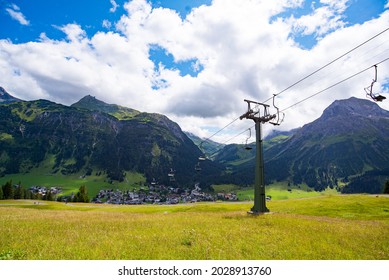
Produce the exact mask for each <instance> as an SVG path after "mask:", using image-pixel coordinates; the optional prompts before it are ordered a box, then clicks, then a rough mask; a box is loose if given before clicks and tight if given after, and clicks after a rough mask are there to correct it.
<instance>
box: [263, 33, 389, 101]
mask: <svg viewBox="0 0 389 280" xmlns="http://www.w3.org/2000/svg"><path fill="white" fill-rule="evenodd" d="M388 30H389V27H388V28H386V29H385V30H383V31H381V32H380V33H378V34H376V35H374V36H373V37H371V38H369V39H367V40H366V41H364V42H362V43H361V44H359V45H358V46H356V47H354V48H352V49H351V50H349V51H348V52H346V53H344V54H342V55H341V56H339V57H337V58H335V59H333V60H332V61H330V62H328V63H327V64H325V65H324V66H322V67H320V68H319V69H317V70H315V71H313V72H312V73H311V74H309V75H307V76H305V77H303V78H301V79H300V80H298V81H297V82H295V83H293V84H291V85H290V86H288V87H286V88H285V89H283V90H281V91H280V92H278V93H276V94H274V96H278V95H280V94H282V93H284V92H285V91H287V90H289V89H291V88H292V87H294V86H296V85H298V84H299V83H301V82H302V81H304V80H306V79H308V78H309V77H311V76H313V75H314V74H316V73H317V72H319V71H321V70H323V69H324V68H326V67H328V66H330V65H331V64H333V63H334V62H336V61H338V60H339V59H341V58H343V57H345V56H346V55H348V54H350V53H351V52H353V51H355V50H356V49H359V48H360V47H362V46H363V45H365V44H367V43H368V42H370V41H371V40H373V39H375V38H377V37H378V36H380V35H382V34H383V33H385V32H387V31H388ZM272 98H273V97H270V98H269V99H267V100H266V101H264V102H263V103H266V102H267V101H269V100H270V99H272Z"/></svg>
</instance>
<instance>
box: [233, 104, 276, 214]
mask: <svg viewBox="0 0 389 280" xmlns="http://www.w3.org/2000/svg"><path fill="white" fill-rule="evenodd" d="M244 101H245V102H247V106H248V109H247V112H246V113H244V114H243V115H242V116H240V119H241V120H242V119H251V120H253V121H254V122H255V132H256V133H255V134H256V149H257V151H256V163H255V186H254V206H253V207H252V208H251V211H249V212H248V213H250V214H254V215H258V214H263V213H266V212H269V209H268V208H267V207H266V196H265V172H264V160H263V146H262V135H261V134H262V132H261V129H262V123H266V122H269V121H271V120H272V119H274V118H276V115H271V114H270V113H269V107H270V105H267V104H263V103H258V102H255V101H250V100H247V99H245V100H244ZM261 109H262V110H261Z"/></svg>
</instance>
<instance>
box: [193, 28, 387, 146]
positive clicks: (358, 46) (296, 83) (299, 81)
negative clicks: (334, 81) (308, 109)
mask: <svg viewBox="0 0 389 280" xmlns="http://www.w3.org/2000/svg"><path fill="white" fill-rule="evenodd" d="M388 30H389V27H388V28H386V29H384V30H383V31H381V32H379V33H378V34H376V35H374V36H373V37H370V38H369V39H367V40H365V41H364V42H362V43H360V44H359V45H357V46H356V47H354V48H352V49H351V50H349V51H347V52H346V53H344V54H342V55H341V56H339V57H337V58H335V59H333V60H332V61H330V62H328V63H327V64H325V65H324V66H322V67H320V68H318V69H317V70H315V71H314V72H312V73H310V74H309V75H307V76H305V77H303V78H301V79H300V80H298V81H297V82H295V83H293V84H291V85H290V86H288V87H286V88H285V89H283V90H281V91H280V92H278V93H275V94H273V96H272V97H270V98H268V99H267V100H265V101H264V102H263V103H266V102H268V101H269V100H271V99H272V98H274V97H276V96H278V95H280V94H282V93H284V92H285V91H287V90H289V89H291V88H292V87H294V86H296V85H298V84H299V83H301V82H302V81H304V80H306V79H308V78H310V77H311V76H313V75H315V74H316V73H318V72H319V71H321V70H323V69H324V68H326V67H328V66H329V65H331V64H333V63H335V62H336V61H338V60H340V59H341V58H343V57H345V56H346V55H348V54H350V53H351V52H353V51H355V50H356V49H358V48H360V47H362V46H363V45H365V44H367V43H368V42H370V41H372V40H373V39H375V38H377V37H378V36H380V35H382V34H383V33H385V32H387V31H388ZM365 71H366V70H365ZM333 86H335V85H333ZM326 90H327V89H326ZM317 94H319V93H317ZM296 105H297V104H296ZM290 107H293V106H290ZM287 109H289V107H288V108H287ZM285 110H286V109H284V110H283V111H285ZM237 120H239V117H237V118H235V119H234V120H232V121H231V122H229V123H228V124H226V125H225V126H223V127H222V128H221V129H219V130H218V131H216V132H215V133H213V134H212V135H211V136H209V137H207V138H204V139H203V140H202V142H201V143H204V142H205V141H207V140H210V139H211V138H213V137H214V136H215V135H217V134H219V133H220V132H221V131H223V130H224V129H226V128H227V127H229V126H230V125H232V124H233V123H234V122H236V121H237ZM239 135H240V134H239ZM236 137H237V136H236Z"/></svg>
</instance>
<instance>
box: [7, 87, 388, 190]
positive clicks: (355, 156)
mask: <svg viewBox="0 0 389 280" xmlns="http://www.w3.org/2000/svg"><path fill="white" fill-rule="evenodd" d="M201 141H202V140H201V139H199V138H198V137H196V136H195V135H192V134H189V133H184V132H183V131H182V130H181V128H180V127H179V125H178V124H177V123H175V122H173V121H171V120H170V119H168V118H167V117H166V116H164V115H160V114H154V113H145V112H139V111H137V110H134V109H130V108H126V107H122V106H119V105H113V104H107V103H104V102H102V101H100V100H97V99H96V98H94V97H92V96H85V97H84V98H82V99H81V100H80V101H78V102H76V103H75V104H73V105H71V106H64V105H61V104H57V103H54V102H51V101H48V100H36V101H22V100H19V99H16V98H14V97H12V96H11V95H10V94H9V93H7V92H6V91H5V90H4V89H3V88H0V176H9V175H10V174H29V173H34V172H35V173H36V172H42V173H45V174H47V173H49V174H50V176H55V175H58V176H74V175H77V176H82V177H88V176H91V175H93V176H100V177H104V179H105V180H107V181H111V182H113V181H118V182H120V181H123V180H125V179H126V174H127V173H139V174H141V175H142V176H143V177H144V178H145V180H146V181H147V182H148V183H151V182H155V181H158V182H159V183H161V184H172V180H171V179H172V176H168V175H172V174H174V184H176V185H179V186H185V187H191V186H194V184H195V182H200V184H201V185H202V187H204V188H210V186H211V185H213V184H235V185H238V186H245V185H250V184H253V181H254V165H255V145H254V143H251V144H250V145H251V147H252V148H253V149H251V150H247V149H245V147H244V146H243V145H238V144H232V145H225V146H224V145H221V144H218V143H215V142H207V143H203V144H202V146H201V148H202V149H203V151H201V150H200V149H199V147H198V146H200V143H201ZM195 143H196V144H195ZM215 147H216V148H218V149H219V152H218V153H217V154H216V155H214V156H213V157H212V158H211V159H207V160H205V161H201V171H200V172H196V171H195V166H196V165H197V164H198V163H199V156H201V155H202V154H203V152H205V153H206V154H207V151H208V150H214V149H215ZM264 156H265V176H266V182H267V183H273V182H279V181H283V182H288V184H289V185H290V186H291V187H293V186H295V187H298V186H300V185H302V184H305V185H306V186H308V187H309V188H310V189H315V190H317V191H321V190H324V189H326V188H327V187H331V188H337V189H338V190H339V191H342V192H348V193H354V192H367V193H381V192H382V190H383V186H384V183H385V181H386V180H388V179H389V112H388V111H386V110H383V109H381V108H380V107H379V106H378V105H377V104H376V103H373V102H371V101H368V100H361V99H357V98H350V99H347V100H339V101H335V102H334V103H333V104H331V105H330V106H329V107H328V108H327V109H326V110H325V111H324V112H323V114H322V116H321V117H320V118H319V119H317V120H315V121H314V122H312V123H309V124H306V125H305V126H303V127H302V128H299V129H295V130H292V131H289V132H275V133H273V134H272V135H270V136H268V137H267V138H266V139H265V141H264ZM42 175H44V174H42ZM24 184H28V182H24Z"/></svg>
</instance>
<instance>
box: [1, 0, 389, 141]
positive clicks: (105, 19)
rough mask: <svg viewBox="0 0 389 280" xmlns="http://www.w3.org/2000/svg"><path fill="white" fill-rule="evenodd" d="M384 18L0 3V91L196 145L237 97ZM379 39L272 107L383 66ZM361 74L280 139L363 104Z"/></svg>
mask: <svg viewBox="0 0 389 280" xmlns="http://www.w3.org/2000/svg"><path fill="white" fill-rule="evenodd" d="M388 8H389V4H388V1H387V0H374V1H371V0H338V1H333V0H316V1H303V0H288V1H287V0H272V1H270V0H269V1H267V0H263V1H262V0H239V1H238V0H213V1H211V0H191V1H183V0H182V1H181V0H170V1H169V0H155V1H146V0H131V1H129V0H82V1H80V0H78V1H74V0H66V1H65V0H56V1H47V0H34V1H31V0H10V1H4V0H0V86H2V87H4V88H6V89H7V90H8V91H9V92H10V93H11V94H13V95H15V96H17V97H19V98H22V99H27V100H30V99H38V98H46V99H50V100H53V101H56V102H59V103H63V104H71V103H73V102H75V101H77V100H78V99H80V98H81V97H83V96H84V95H86V94H92V95H95V96H96V97H97V98H99V99H101V100H104V101H106V102H108V103H117V104H121V105H125V106H128V107H132V108H134V109H138V110H143V111H149V112H160V113H163V114H166V115H168V116H169V117H170V118H172V119H173V120H175V121H177V122H178V123H179V124H180V125H181V126H182V127H183V128H184V129H185V130H188V131H191V132H193V133H195V134H198V135H200V136H207V135H209V134H210V133H211V134H212V131H216V130H218V129H219V128H220V127H223V126H224V125H225V124H226V123H228V122H230V121H231V119H234V118H236V116H239V115H241V114H242V113H243V112H242V110H243V111H244V110H245V104H244V102H243V99H245V98H248V99H253V100H257V101H263V100H264V99H267V98H268V97H269V96H272V94H274V93H276V92H278V91H280V90H282V89H283V88H285V87H287V86H289V85H290V84H292V83H294V82H295V81H297V80H298V79H300V78H301V77H303V76H304V75H306V74H308V73H310V71H313V70H316V69H317V68H318V67H320V66H322V65H324V64H325V63H327V62H329V61H331V60H332V59H334V58H336V57H337V56H339V55H340V54H342V53H343V52H345V51H348V50H350V49H352V48H353V47H355V46H356V45H358V44H359V43H361V42H363V41H364V40H366V39H368V38H370V37H371V36H373V35H375V34H377V33H379V32H381V31H382V30H384V29H385V28H387V27H389V11H388ZM388 33H389V32H387V33H385V34H383V35H382V36H379V37H378V38H376V39H374V40H373V41H372V42H370V43H369V44H366V46H364V47H363V48H361V49H358V50H357V51H355V52H353V53H352V54H350V55H348V56H347V57H345V58H344V59H342V60H341V61H339V62H337V64H335V65H333V66H331V67H329V68H328V69H326V71H322V72H321V73H319V74H318V75H315V76H314V77H312V78H310V79H309V80H307V81H304V83H301V85H300V84H299V85H298V86H297V87H295V88H293V89H292V90H290V91H289V92H288V93H285V94H283V95H282V96H280V98H279V99H278V100H277V102H278V104H279V106H281V108H282V107H288V105H290V104H291V103H293V102H296V100H299V99H301V98H304V96H307V95H309V94H312V93H314V92H315V91H317V90H320V89H322V88H325V87H326V86H328V85H331V83H334V82H337V81H338V80H337V79H339V78H342V77H343V78H344V77H347V75H350V74H353V71H357V70H358V69H359V70H360V69H364V68H366V67H368V66H371V65H373V64H374V63H377V62H378V61H380V60H382V59H385V58H386V57H387V56H389V42H388V40H387V39H386V38H388ZM370 72H371V73H370ZM378 72H379V75H378V76H379V81H378V82H377V85H376V89H377V90H378V91H379V90H381V91H384V92H387V91H388V81H389V67H388V63H383V64H382V65H379V68H378ZM372 75H373V72H372V71H367V72H366V73H364V75H363V76H361V77H359V79H358V80H354V81H352V83H348V84H345V85H342V86H340V87H338V88H336V89H334V90H333V91H332V92H331V93H329V94H328V95H321V96H318V97H317V99H316V100H313V101H312V103H309V102H304V103H303V104H302V105H301V106H299V107H298V108H295V109H294V110H293V111H291V112H288V114H290V115H291V116H290V117H289V118H288V117H286V118H285V126H284V127H282V128H281V129H283V130H287V129H290V128H293V127H296V126H301V125H303V124H304V123H306V122H308V121H311V120H313V119H314V118H316V117H318V116H319V115H320V113H321V112H322V110H323V109H324V108H325V107H326V106H328V105H329V104H330V103H331V102H332V101H333V100H334V99H339V98H347V97H350V96H357V97H361V98H364V97H365V95H364V94H363V92H364V91H363V88H364V87H365V86H367V85H368V84H369V83H370V82H371V79H372ZM107 92H109V94H107ZM380 105H381V106H382V107H384V108H387V109H389V107H388V106H387V104H380ZM246 125H247V124H246ZM242 126H243V125H242V124H241V123H240V124H239V125H238V124H237V128H233V129H236V130H238V129H240V128H241V127H242ZM231 133H233V132H231ZM223 137H228V136H223ZM214 140H218V139H214Z"/></svg>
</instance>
